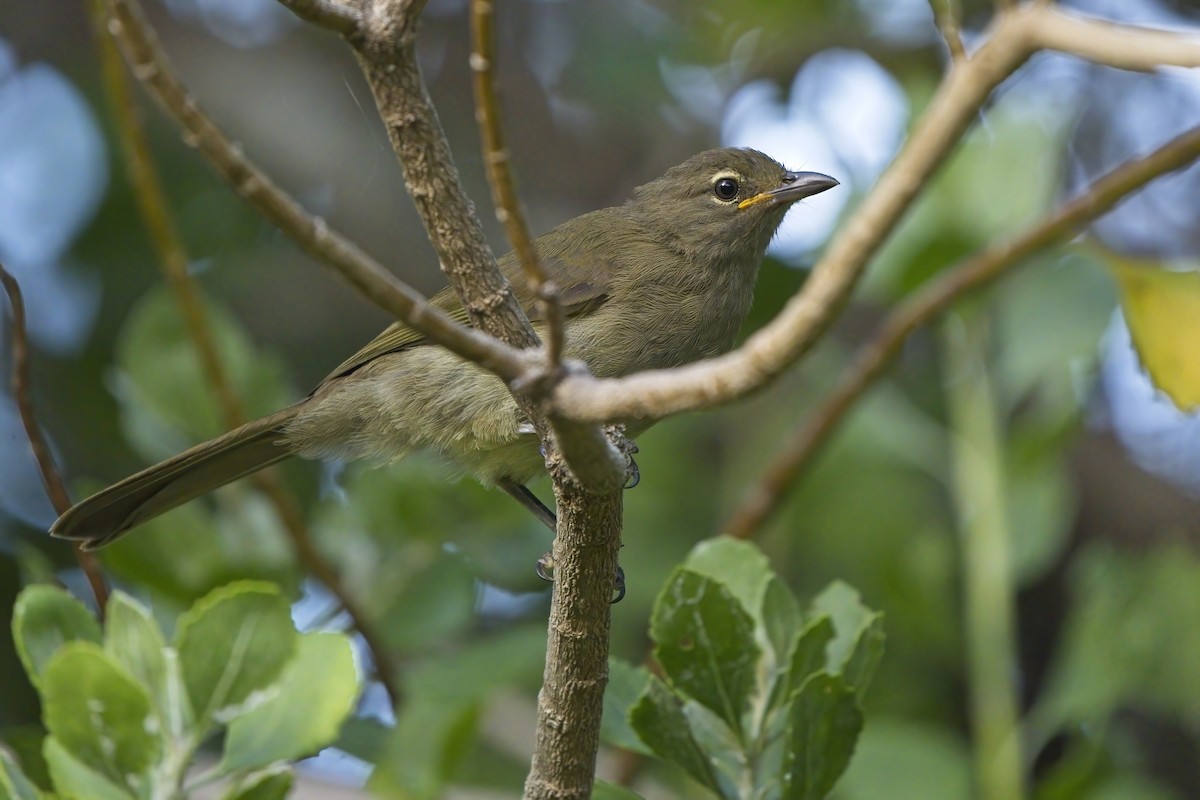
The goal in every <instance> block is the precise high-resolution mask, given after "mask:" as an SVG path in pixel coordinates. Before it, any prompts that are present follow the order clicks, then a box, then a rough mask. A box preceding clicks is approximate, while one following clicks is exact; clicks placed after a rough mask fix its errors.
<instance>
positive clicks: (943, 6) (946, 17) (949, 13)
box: [929, 0, 967, 63]
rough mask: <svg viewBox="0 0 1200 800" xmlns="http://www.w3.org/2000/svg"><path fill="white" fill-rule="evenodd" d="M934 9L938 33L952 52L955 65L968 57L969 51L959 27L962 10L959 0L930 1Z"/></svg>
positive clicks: (951, 59)
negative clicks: (964, 44)
mask: <svg viewBox="0 0 1200 800" xmlns="http://www.w3.org/2000/svg"><path fill="white" fill-rule="evenodd" d="M929 5H930V7H932V8H933V21H934V22H935V23H936V24H937V29H938V31H939V32H940V33H941V34H942V38H943V39H945V40H946V48H947V49H948V50H949V51H950V61H951V63H955V62H958V61H962V60H963V59H964V58H966V57H967V49H966V48H965V47H964V46H963V40H962V29H961V27H960V25H959V15H960V14H961V13H962V9H961V8H960V6H959V2H958V0H929Z"/></svg>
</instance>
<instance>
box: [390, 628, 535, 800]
mask: <svg viewBox="0 0 1200 800" xmlns="http://www.w3.org/2000/svg"><path fill="white" fill-rule="evenodd" d="M545 654H546V630H545V627H544V625H530V626H523V627H519V628H511V629H508V630H506V631H504V632H502V633H499V634H497V635H494V636H490V637H487V638H484V639H482V640H480V641H476V642H473V643H472V644H470V645H468V646H466V647H463V648H462V649H461V650H458V651H457V652H453V653H443V654H440V655H439V657H438V658H436V659H430V660H428V661H426V662H424V663H422V664H421V665H420V666H419V667H416V668H412V669H410V670H409V671H408V673H407V674H406V675H405V679H406V680H405V687H404V694H405V697H406V698H407V701H406V702H405V704H404V706H403V707H402V708H401V709H400V712H399V715H398V717H397V719H396V724H395V727H394V728H393V729H392V730H391V732H390V733H389V735H388V737H387V741H386V743H385V745H384V748H383V751H382V752H381V753H380V754H379V756H378V760H377V761H376V764H377V768H376V770H375V772H374V773H372V775H371V780H370V783H369V785H370V787H371V789H372V791H374V792H377V793H379V794H381V795H383V796H385V797H393V796H400V797H405V798H434V797H440V796H441V794H442V791H443V789H444V787H445V784H446V783H447V781H449V780H450V779H451V778H452V777H453V776H454V775H455V774H456V772H457V770H458V769H459V764H460V761H461V760H462V759H463V757H464V756H465V755H466V754H467V753H468V752H469V751H470V748H471V746H472V743H473V740H474V738H475V731H476V726H477V722H478V716H479V710H480V708H481V705H482V703H483V702H484V700H485V699H486V698H487V697H489V696H490V695H491V694H492V693H493V692H495V691H496V690H497V688H499V687H502V686H505V685H511V684H513V683H518V682H519V683H524V684H528V685H531V686H534V685H537V682H538V680H539V679H540V678H541V675H542V670H543V667H544V665H545Z"/></svg>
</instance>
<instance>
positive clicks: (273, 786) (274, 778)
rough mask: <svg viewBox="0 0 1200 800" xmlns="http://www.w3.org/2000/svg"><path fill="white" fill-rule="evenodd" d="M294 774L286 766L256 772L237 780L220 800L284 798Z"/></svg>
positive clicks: (290, 786) (274, 799) (289, 789)
mask: <svg viewBox="0 0 1200 800" xmlns="http://www.w3.org/2000/svg"><path fill="white" fill-rule="evenodd" d="M294 779H295V775H294V774H293V772H292V771H291V769H289V768H287V767H279V768H277V769H270V770H263V771H262V772H256V773H254V774H253V775H251V776H249V777H247V778H246V779H245V780H242V781H239V782H238V783H237V785H235V786H234V787H233V788H231V789H230V790H229V791H228V792H226V793H225V795H224V796H223V797H222V798H221V800H284V798H286V797H287V795H288V792H290V791H291V789H292V781H293V780H294Z"/></svg>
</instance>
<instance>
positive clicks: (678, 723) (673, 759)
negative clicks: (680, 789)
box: [629, 676, 721, 794]
mask: <svg viewBox="0 0 1200 800" xmlns="http://www.w3.org/2000/svg"><path fill="white" fill-rule="evenodd" d="M629 721H630V724H631V725H632V726H633V729H634V730H635V731H637V734H638V736H640V737H641V739H642V741H643V742H645V743H646V745H647V746H648V747H649V748H650V749H651V750H653V751H654V753H655V754H656V755H657V756H658V757H659V758H661V759H663V760H664V761H668V762H670V763H672V764H675V765H676V766H678V767H680V768H682V769H683V770H684V771H685V772H687V774H689V775H691V776H692V777H693V778H695V779H696V780H697V781H698V782H699V783H700V784H701V785H703V786H707V787H708V788H709V789H712V790H713V791H714V792H716V793H718V794H721V785H720V782H719V781H718V780H717V775H716V773H715V772H713V768H712V765H711V764H710V762H709V759H708V756H707V755H706V754H705V752H704V751H703V750H702V749H701V748H700V745H699V744H698V743H697V742H696V739H695V737H693V736H692V730H691V726H690V725H689V724H688V719H687V717H686V716H684V713H683V708H682V707H681V706H680V704H679V701H678V699H676V697H675V696H674V695H673V694H671V690H670V689H668V688H667V686H666V684H664V683H663V682H662V681H661V680H659V679H658V678H657V677H655V676H651V677H650V683H649V684H648V685H647V686H646V690H645V691H644V692H643V693H642V696H641V698H640V699H639V700H638V702H637V705H635V706H634V707H633V710H632V711H630V713H629Z"/></svg>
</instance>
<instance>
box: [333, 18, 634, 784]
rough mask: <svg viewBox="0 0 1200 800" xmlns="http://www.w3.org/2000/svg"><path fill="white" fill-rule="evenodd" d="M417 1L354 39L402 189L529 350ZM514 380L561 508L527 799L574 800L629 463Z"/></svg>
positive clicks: (478, 318) (494, 321) (589, 741)
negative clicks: (424, 73)
mask: <svg viewBox="0 0 1200 800" xmlns="http://www.w3.org/2000/svg"><path fill="white" fill-rule="evenodd" d="M422 6H423V2H422V0H413V2H407V1H406V0H374V2H373V5H372V7H371V8H370V10H369V11H368V12H367V14H366V15H365V17H364V24H363V26H362V28H361V30H360V32H359V34H358V36H356V37H354V38H353V39H351V40H350V43H351V45H352V46H353V47H354V49H355V52H356V54H357V55H358V58H359V63H360V64H361V66H362V69H363V73H364V74H365V75H366V78H367V82H368V83H369V84H370V86H371V90H372V92H373V94H374V97H375V103H376V105H377V106H378V107H379V112H380V116H381V117H382V118H383V122H384V126H385V128H386V129H387V132H388V137H389V139H390V140H391V143H392V148H393V150H394V151H395V152H396V155H397V157H398V158H399V160H400V164H401V167H402V168H403V170H404V179H405V183H406V184H407V186H408V191H409V194H410V195H411V196H412V198H413V203H414V205H415V206H416V208H417V211H418V213H419V214H420V216H421V219H422V221H423V222H424V224H425V229H426V231H427V233H428V234H429V238H430V241H431V243H432V244H433V247H434V250H435V251H436V252H437V254H438V258H439V261H440V263H441V266H442V269H443V271H444V272H445V273H446V275H447V277H448V278H449V280H450V284H451V286H453V287H454V289H455V291H456V292H457V293H458V296H459V299H460V300H461V302H462V304H463V307H464V308H465V309H466V310H467V313H468V315H469V316H470V319H471V321H472V323H473V324H475V325H477V326H478V327H479V328H480V329H482V330H484V331H486V332H488V333H490V334H492V335H494V336H496V337H498V338H500V339H502V340H504V341H506V342H508V343H510V344H512V345H513V346H517V347H523V348H529V347H536V346H537V345H538V340H537V336H536V335H535V333H534V331H533V327H532V326H531V325H530V324H529V320H528V318H527V317H526V316H525V313H524V311H523V310H522V309H521V306H520V304H519V303H518V302H517V301H516V298H515V297H514V296H513V293H512V290H511V287H510V286H509V285H508V282H507V281H506V280H505V279H504V277H503V275H502V274H501V273H500V271H499V269H498V268H497V266H496V262H495V258H494V257H493V255H492V252H491V249H490V248H489V247H488V245H487V241H486V239H485V238H484V234H483V229H482V226H481V225H480V223H479V220H478V218H477V217H476V216H475V213H474V209H473V207H472V206H471V203H470V201H469V200H468V199H467V197H466V195H465V193H464V192H463V189H462V186H461V183H460V181H459V178H458V172H457V170H456V169H455V167H454V164H453V160H452V157H451V154H450V149H449V145H448V144H447V142H446V137H445V134H444V132H443V131H442V127H441V123H440V121H439V120H438V117H437V113H436V111H435V110H434V108H433V105H432V103H431V102H430V99H429V94H428V91H427V89H426V87H425V84H424V80H423V79H422V77H421V73H420V69H419V67H418V65H417V61H416V54H415V52H414V41H415V34H414V32H415V29H416V21H417V19H416V18H417V15H418V14H419V13H420V10H421V7H422ZM571 368H572V369H575V370H577V371H578V370H580V369H581V368H580V367H575V366H572V367H571ZM583 372H586V370H583ZM547 383H551V384H552V381H547ZM510 386H511V387H512V388H513V389H514V396H515V397H516V399H517V402H518V404H519V405H520V406H521V408H522V409H523V410H524V411H525V413H526V414H527V416H528V417H529V418H530V419H531V420H532V421H533V422H534V424H535V425H536V426H538V430H539V434H541V435H542V439H543V442H545V443H546V444H547V450H548V453H549V457H548V458H547V465H548V467H549V468H550V472H551V477H552V478H553V480H554V491H555V498H556V500H557V508H558V535H557V536H556V538H555V541H554V557H555V569H554V576H555V584H554V598H553V601H552V606H551V614H550V620H549V634H548V645H547V661H546V675H547V681H546V683H545V684H544V685H543V687H542V691H541V693H540V695H539V697H540V700H539V713H538V723H537V734H536V741H537V749H536V751H535V754H534V758H533V765H532V767H531V772H530V776H529V780H528V783H527V787H526V797H530V798H549V797H554V798H581V800H582V798H587V797H589V796H590V795H591V788H592V783H593V781H594V778H595V760H596V752H597V750H598V748H599V708H600V706H601V704H602V702H603V696H604V686H605V684H606V682H607V677H608V629H609V620H610V610H609V605H608V603H609V599H610V598H611V596H612V588H613V581H614V578H615V575H616V564H617V552H618V550H619V548H620V532H621V487H622V485H623V484H624V481H625V460H624V456H623V455H622V454H621V453H620V452H619V451H618V450H617V449H616V448H615V447H613V446H612V444H611V443H610V442H609V440H608V439H607V438H606V437H604V436H603V434H602V433H601V431H600V429H599V428H598V427H597V426H596V425H580V424H578V423H566V424H561V425H560V424H558V420H556V419H555V417H554V416H553V415H550V416H549V418H548V421H549V424H550V426H551V427H552V428H553V434H554V435H553V437H550V436H549V435H548V431H547V429H546V428H545V427H544V424H545V422H544V419H545V418H544V417H543V415H542V414H541V413H540V410H539V408H538V407H536V405H535V404H534V403H533V402H532V401H531V400H530V398H528V397H527V396H524V395H523V390H524V389H526V388H528V389H529V390H531V391H533V390H535V389H536V387H533V386H529V387H522V386H521V385H520V382H510ZM551 439H552V440H551ZM564 461H565V462H566V464H567V465H569V467H570V469H569V470H568V469H564V468H563V462H564ZM564 675H568V676H570V679H569V680H564V679H563V678H562V676H564ZM567 721H569V724H566V723H567Z"/></svg>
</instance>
